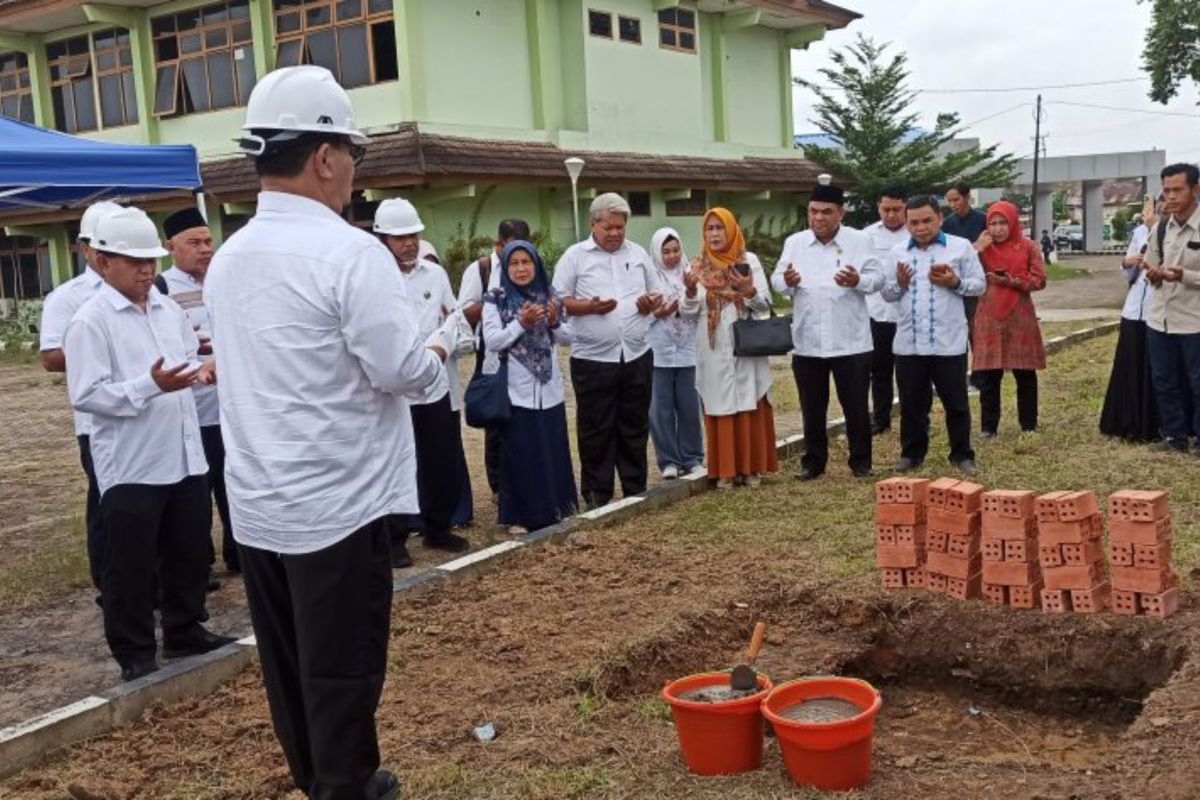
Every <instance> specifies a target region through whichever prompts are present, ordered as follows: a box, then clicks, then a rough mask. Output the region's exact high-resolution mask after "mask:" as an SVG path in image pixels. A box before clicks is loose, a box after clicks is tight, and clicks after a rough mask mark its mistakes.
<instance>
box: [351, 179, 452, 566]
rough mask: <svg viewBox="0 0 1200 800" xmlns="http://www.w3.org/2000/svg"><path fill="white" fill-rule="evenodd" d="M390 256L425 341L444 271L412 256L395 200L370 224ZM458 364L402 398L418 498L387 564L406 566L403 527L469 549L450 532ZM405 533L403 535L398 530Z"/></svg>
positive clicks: (409, 232)
mask: <svg viewBox="0 0 1200 800" xmlns="http://www.w3.org/2000/svg"><path fill="white" fill-rule="evenodd" d="M373 229H374V231H375V233H376V234H377V235H378V236H379V239H380V241H382V242H383V243H384V245H385V246H386V247H387V249H388V250H389V251H390V252H391V254H392V257H393V258H394V259H395V263H396V266H397V267H398V268H399V271H400V275H401V276H402V277H403V278H404V283H405V286H406V288H407V293H408V302H407V304H406V306H407V308H408V309H409V311H408V313H409V314H410V315H411V317H412V320H413V323H414V325H415V326H416V328H417V334H418V336H420V337H421V338H425V337H427V336H429V335H430V334H432V333H433V332H434V331H436V330H438V328H440V327H441V326H442V324H443V323H444V322H445V321H446V319H447V317H449V316H450V315H451V314H452V313H454V309H455V306H456V304H457V303H456V301H455V298H454V290H453V289H451V288H450V278H449V276H447V275H446V270H444V269H442V268H441V267H440V266H439V265H437V264H435V263H434V262H432V261H430V260H428V259H424V258H420V257H419V255H418V254H419V252H420V248H421V236H420V234H421V231H423V230H425V225H424V223H422V222H421V217H420V215H418V214H417V209H416V208H414V207H413V204H412V203H410V202H408V201H407V200H404V199H403V198H399V197H397V198H393V199H391V200H384V201H383V202H382V203H380V204H379V208H378V209H377V210H376V211H375V224H374V227H373ZM461 398H462V393H461V392H460V391H459V388H458V359H457V358H455V357H454V356H453V355H451V356H450V358H449V359H448V360H447V361H446V369H445V370H444V371H443V376H442V378H440V379H439V380H438V381H437V382H436V383H434V384H433V385H432V386H430V387H429V388H428V389H427V390H426V391H424V392H422V393H420V394H417V395H413V396H411V397H410V398H409V403H410V406H411V408H410V412H411V414H412V422H413V433H414V435H415V438H416V447H417V493H418V496H419V497H420V501H421V518H420V522H419V525H418V524H417V520H416V519H415V518H414V517H409V518H408V519H407V521H406V524H405V525H404V526H402V527H401V528H400V529H398V530H395V531H393V535H392V558H393V566H397V567H400V566H405V567H407V566H411V565H412V559H411V558H409V557H408V553H407V551H406V550H405V547H404V540H405V539H406V538H407V536H408V533H409V530H411V529H415V528H418V527H420V528H423V530H424V541H425V546H426V547H436V548H437V549H439V550H449V551H450V552H464V551H466V550H468V549H470V546H471V545H470V542H468V541H467V540H466V539H464V538H463V537H462V536H458V535H457V534H454V533H451V532H450V526H451V519H452V517H453V516H454V510H455V509H456V508H457V507H458V503H459V496H460V494H461V492H462V488H463V485H464V483H465V484H466V486H467V491H468V492H469V491H470V485H471V484H470V482H469V481H465V480H464V478H463V473H464V472H465V471H466V469H467V459H466V456H465V455H464V453H463V444H462V423H461V421H460V420H459V413H458V412H459V405H460V403H461V402H462V400H461ZM405 528H407V530H406V529H405Z"/></svg>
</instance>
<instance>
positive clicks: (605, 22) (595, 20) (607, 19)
mask: <svg viewBox="0 0 1200 800" xmlns="http://www.w3.org/2000/svg"><path fill="white" fill-rule="evenodd" d="M588 30H589V31H591V33H592V36H599V37H600V38H601V39H611V38H613V24H612V14H610V13H609V12H607V11H588Z"/></svg>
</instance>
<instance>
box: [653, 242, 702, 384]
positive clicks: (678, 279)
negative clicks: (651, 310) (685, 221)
mask: <svg viewBox="0 0 1200 800" xmlns="http://www.w3.org/2000/svg"><path fill="white" fill-rule="evenodd" d="M687 270H688V265H687V264H686V263H684V262H682V261H681V262H680V263H679V265H678V266H677V267H675V268H674V269H662V268H660V267H657V266H656V267H655V271H656V272H657V273H658V285H659V291H661V292H662V296H663V305H670V304H671V303H673V302H675V301H676V300H679V301H680V303H681V305H680V308H679V311H677V312H676V313H674V314H672V315H671V316H669V317H665V318H663V319H659V318H658V317H655V316H654V315H653V314H651V315H650V334H649V336H650V349H652V350H653V351H654V366H655V367H664V368H678V367H694V366H696V312H692V313H685V312H684V310H683V307H682V301H683V300H684V285H683V274H684V273H685V272H687Z"/></svg>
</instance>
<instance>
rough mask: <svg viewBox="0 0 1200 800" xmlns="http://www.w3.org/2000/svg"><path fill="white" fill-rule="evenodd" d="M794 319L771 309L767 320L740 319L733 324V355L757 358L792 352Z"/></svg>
mask: <svg viewBox="0 0 1200 800" xmlns="http://www.w3.org/2000/svg"><path fill="white" fill-rule="evenodd" d="M792 347H793V344H792V318H791V317H781V316H779V315H778V314H776V313H775V309H774V308H772V309H771V316H770V317H768V318H767V319H739V320H737V321H735V322H734V323H733V354H734V355H735V356H740V357H746V358H756V357H760V356H783V355H787V354H788V353H790V352H792Z"/></svg>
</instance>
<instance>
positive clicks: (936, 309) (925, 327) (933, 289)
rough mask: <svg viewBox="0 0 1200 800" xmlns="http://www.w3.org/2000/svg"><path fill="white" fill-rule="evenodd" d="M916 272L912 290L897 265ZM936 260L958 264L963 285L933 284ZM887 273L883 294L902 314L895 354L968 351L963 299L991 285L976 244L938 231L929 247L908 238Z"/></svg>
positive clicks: (955, 267) (891, 258)
mask: <svg viewBox="0 0 1200 800" xmlns="http://www.w3.org/2000/svg"><path fill="white" fill-rule="evenodd" d="M899 263H905V264H908V266H909V267H910V268H911V269H912V270H913V271H914V274H913V278H912V281H911V282H910V283H909V286H908V289H906V290H902V289H901V288H900V284H899V282H898V281H897V280H896V265H897V264H899ZM934 264H947V265H949V266H950V267H951V268H953V270H954V272H955V274H956V275H958V277H959V280H960V281H961V283H960V284H959V285H958V288H957V289H945V288H943V287H941V286H934V285H933V284H932V283H930V282H929V269H930V267H932V266H933V265H934ZM884 270H885V272H886V273H887V275H888V278H887V285H886V286H885V287H884V289H883V296H884V298H885V299H887V300H888V302H894V303H896V305H897V308H898V309H899V312H900V321H899V322H898V323H897V325H896V338H895V340H894V342H893V344H892V352H894V353H895V354H896V355H898V356H958V355H962V354H964V353H966V352H967V312H966V310H965V309H964V307H963V300H962V299H963V298H964V297H978V296H979V295H981V294H983V290H984V289H985V288H986V287H987V278H986V277H985V275H984V271H983V265H982V264H981V263H980V262H979V256H978V255H976V253H975V248H974V247H972V246H971V243H970V242H969V241H967V240H966V239H964V238H962V237H961V236H948V235H946V234H945V233H939V234H938V238H937V239H935V240H934V242H933V244H931V245H929V247H926V248H921V247H918V246H917V244H916V242H914V241H912V239H911V238H910V239H909V241H907V242H904V243H901V244H898V245H896V246H895V247H893V248H892V251H891V252H890V253H889V254H888V261H887V263H886V265H885V267H884Z"/></svg>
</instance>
